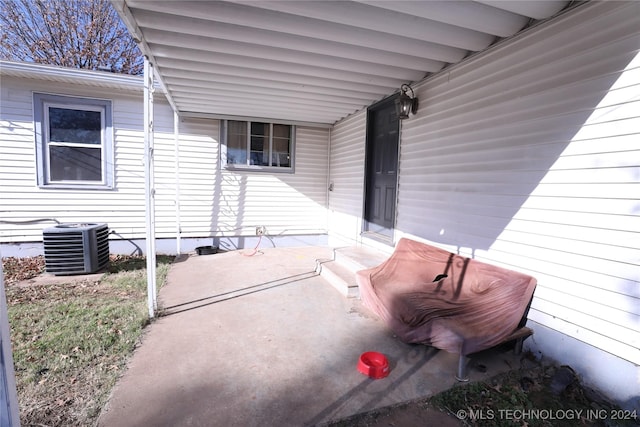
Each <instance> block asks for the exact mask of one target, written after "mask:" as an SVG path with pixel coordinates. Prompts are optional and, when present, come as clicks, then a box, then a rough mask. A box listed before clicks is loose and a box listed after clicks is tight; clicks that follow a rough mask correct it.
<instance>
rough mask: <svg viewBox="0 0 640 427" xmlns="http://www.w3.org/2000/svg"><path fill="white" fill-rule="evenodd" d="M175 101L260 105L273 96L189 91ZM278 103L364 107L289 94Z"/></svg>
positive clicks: (225, 91)
mask: <svg viewBox="0 0 640 427" xmlns="http://www.w3.org/2000/svg"><path fill="white" fill-rule="evenodd" d="M175 94H176V95H175V99H181V98H182V97H183V96H185V97H187V98H188V99H193V100H211V99H216V100H218V99H228V100H234V99H247V100H250V101H255V102H258V103H265V102H273V99H274V98H273V95H270V94H264V93H255V92H254V93H246V92H245V93H243V92H237V91H234V90H232V89H227V90H218V91H216V92H215V94H211V93H202V92H200V91H194V92H187V91H176V92H175ZM277 102H278V103H285V104H291V105H300V106H308V107H315V106H317V107H320V108H328V109H331V110H336V109H344V108H346V109H356V108H360V107H362V104H360V103H345V102H334V101H323V100H318V99H313V98H308V97H307V98H305V97H300V96H289V94H288V93H285V94H281V96H280V97H279V98H278V101H277Z"/></svg>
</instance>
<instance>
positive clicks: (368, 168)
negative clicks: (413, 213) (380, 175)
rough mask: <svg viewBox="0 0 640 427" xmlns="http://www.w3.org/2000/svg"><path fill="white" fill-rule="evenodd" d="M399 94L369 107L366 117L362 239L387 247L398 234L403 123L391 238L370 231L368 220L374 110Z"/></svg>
mask: <svg viewBox="0 0 640 427" xmlns="http://www.w3.org/2000/svg"><path fill="white" fill-rule="evenodd" d="M398 96H399V94H395V95H391V96H389V97H387V98H385V99H382V100H380V101H378V102H376V103H375V104H372V105H370V106H369V107H367V116H366V136H365V157H364V190H363V195H362V225H361V230H360V237H361V238H369V239H373V240H375V241H378V242H381V243H384V244H386V245H391V246H392V245H393V242H394V238H395V232H396V219H397V207H398V183H399V180H400V134H401V129H402V121H401V120H399V119H398V140H397V150H396V159H395V162H396V182H395V190H396V191H395V197H394V200H393V224H392V227H391V234H390V235H389V236H387V235H385V234H380V233H376V232H373V231H369V230H368V228H369V223H370V221H368V220H367V200H368V199H367V196H368V194H369V191H370V188H369V187H370V180H369V178H370V176H369V175H370V174H371V173H372V172H371V169H372V168H371V166H370V161H371V156H372V154H371V151H372V149H373V141H372V130H371V127H372V121H371V116H372V110H376V109H380V108H382V107H387V106H388V104H394V105H395V101H396V99H397V98H398Z"/></svg>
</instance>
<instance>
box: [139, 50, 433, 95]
mask: <svg viewBox="0 0 640 427" xmlns="http://www.w3.org/2000/svg"><path fill="white" fill-rule="evenodd" d="M150 47H151V48H152V49H153V51H154V52H155V57H156V60H157V61H158V64H161V65H162V66H165V67H167V66H168V67H172V68H185V69H186V68H188V69H190V70H194V71H203V72H212V73H223V74H224V73H227V72H234V71H233V70H236V69H241V70H242V69H245V70H249V69H251V70H257V71H259V72H265V73H266V74H267V75H268V74H269V73H271V72H275V73H278V74H282V72H281V70H286V71H287V74H295V75H299V76H307V77H317V78H323V79H336V80H342V81H345V82H351V83H359V82H367V83H368V84H372V85H376V86H381V87H389V86H392V87H394V86H398V87H399V86H400V85H401V84H402V83H403V82H405V81H407V80H409V81H414V80H419V79H420V78H421V77H423V76H424V73H419V74H412V75H411V76H410V78H408V79H407V78H405V79H402V78H398V77H395V78H391V77H384V76H378V75H375V74H369V73H367V74H361V73H356V72H349V71H343V70H335V69H333V68H328V67H314V66H309V65H306V64H299V63H291V62H284V63H283V62H278V61H272V60H269V59H261V60H259V61H256V60H255V59H254V58H251V57H245V56H238V55H228V54H216V53H212V52H205V51H201V50H194V49H186V48H185V49H179V48H173V47H166V46H156V45H152V44H151V45H150ZM181 63H184V65H182V66H181ZM169 64H173V65H169ZM330 65H331V64H330V63H329V64H327V66H330Z"/></svg>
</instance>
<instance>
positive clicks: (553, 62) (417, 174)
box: [397, 2, 640, 365]
mask: <svg viewBox="0 0 640 427" xmlns="http://www.w3.org/2000/svg"><path fill="white" fill-rule="evenodd" d="M639 6H640V4H638V3H632V2H627V3H615V4H605V3H594V4H589V5H586V6H582V7H579V8H578V9H577V10H575V11H572V12H570V13H569V14H567V16H564V17H561V18H559V19H556V20H554V21H552V22H550V23H548V24H546V25H545V26H544V27H543V28H537V29H533V30H531V31H529V32H527V33H525V34H524V35H522V36H520V37H517V38H516V39H514V40H512V41H508V42H506V43H504V44H503V45H500V46H497V47H496V48H494V49H491V50H490V51H489V52H487V53H485V54H483V55H479V56H478V57H477V58H475V59H472V60H469V61H468V62H467V63H465V64H462V65H460V66H457V67H453V68H452V69H451V70H450V71H449V72H443V73H442V74H440V75H439V76H436V77H434V78H432V79H429V80H427V81H426V82H425V84H423V85H421V86H420V87H419V88H417V91H416V94H417V95H418V97H419V98H420V101H421V106H420V110H419V111H418V115H417V116H414V117H412V118H410V119H408V120H405V121H404V122H403V124H402V136H401V140H402V142H401V161H400V183H399V193H398V219H397V229H398V230H399V232H400V233H402V234H404V235H408V236H415V237H417V238H421V239H425V240H428V241H430V242H433V243H435V244H437V245H441V246H443V247H445V248H448V249H450V250H454V251H457V252H460V253H463V254H466V255H471V256H474V257H475V258H477V259H481V260H484V261H487V262H490V263H494V264H499V265H503V266H505V267H508V268H513V269H516V270H520V271H523V272H526V273H529V274H531V275H533V276H535V277H536V278H537V279H538V287H537V289H536V292H535V298H534V300H533V303H532V306H531V310H530V312H529V319H530V320H532V321H533V322H536V323H538V324H540V325H543V326H546V327H548V328H551V329H554V330H556V331H559V332H561V333H563V334H566V335H568V336H571V337H573V338H576V339H577V340H580V341H582V342H584V343H587V344H589V345H591V346H594V347H596V348H599V349H601V350H604V351H606V352H608V353H611V354H614V355H616V356H618V357H620V358H622V359H624V360H627V361H630V362H632V363H634V364H636V365H637V364H640V332H639V330H638V325H640V277H639V276H638V272H639V271H640V211H639V209H638V206H639V203H640V200H639V199H640V145H639V144H638V141H640V58H639V57H638V56H637V55H638V46H640V33H639V32H638V16H640V7H639Z"/></svg>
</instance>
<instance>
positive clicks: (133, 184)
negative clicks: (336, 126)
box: [0, 76, 329, 243]
mask: <svg viewBox="0 0 640 427" xmlns="http://www.w3.org/2000/svg"><path fill="white" fill-rule="evenodd" d="M52 87H54V88H55V92H56V93H60V94H65V95H69V96H78V97H87V96H88V97H92V98H100V99H109V100H111V102H112V105H113V124H114V141H115V145H114V156H113V157H114V164H115V166H114V189H113V191H101V190H92V189H86V190H79V189H55V190H54V191H51V190H45V189H42V188H39V187H38V185H37V179H36V178H37V165H36V156H35V139H34V124H33V123H34V122H33V109H32V106H33V95H32V92H45V91H46V92H52V91H53V90H52ZM1 91H2V92H1V95H2V111H1V117H0V153H1V154H0V197H1V201H0V221H16V222H17V221H29V220H36V219H46V218H52V219H57V220H58V221H61V222H105V223H107V224H108V225H109V228H110V229H111V230H112V231H113V232H114V233H117V234H115V235H113V236H111V238H112V239H118V238H126V239H143V238H144V237H145V203H144V200H145V198H144V185H145V184H144V164H143V160H144V132H143V114H142V101H143V99H142V90H140V92H138V93H136V92H135V91H134V93H131V92H125V91H114V90H110V89H101V88H97V87H91V88H83V87H81V86H74V85H72V84H64V83H57V84H52V83H50V82H42V81H38V80H31V79H20V78H15V77H6V76H3V78H2V88H1ZM154 119H155V120H154V128H155V150H154V159H155V190H156V236H157V238H175V236H176V184H175V183H176V169H175V167H176V156H175V145H174V135H173V112H172V111H171V109H170V107H169V106H168V104H167V103H166V102H163V100H162V99H161V95H160V96H157V97H156V101H155V118H154ZM218 136H219V122H218V120H212V119H210V120H205V119H190V118H183V119H181V121H180V137H179V139H180V148H179V156H178V157H179V158H178V160H179V162H178V163H179V165H180V170H179V182H180V189H179V194H180V219H181V229H182V236H183V237H235V236H255V227H256V226H265V227H266V231H267V234H268V235H273V236H287V235H310V234H325V233H326V232H327V216H326V199H327V149H328V140H329V129H321V128H311V127H304V126H296V141H297V142H296V171H295V173H293V174H269V173H262V174H258V175H259V176H256V174H250V173H247V172H239V171H221V168H220V160H219V143H218V139H219V137H218ZM52 225H54V223H53V222H49V223H47V222H43V223H36V224H20V225H11V224H5V223H0V242H2V243H19V242H40V241H42V229H43V228H46V227H48V226H52Z"/></svg>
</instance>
